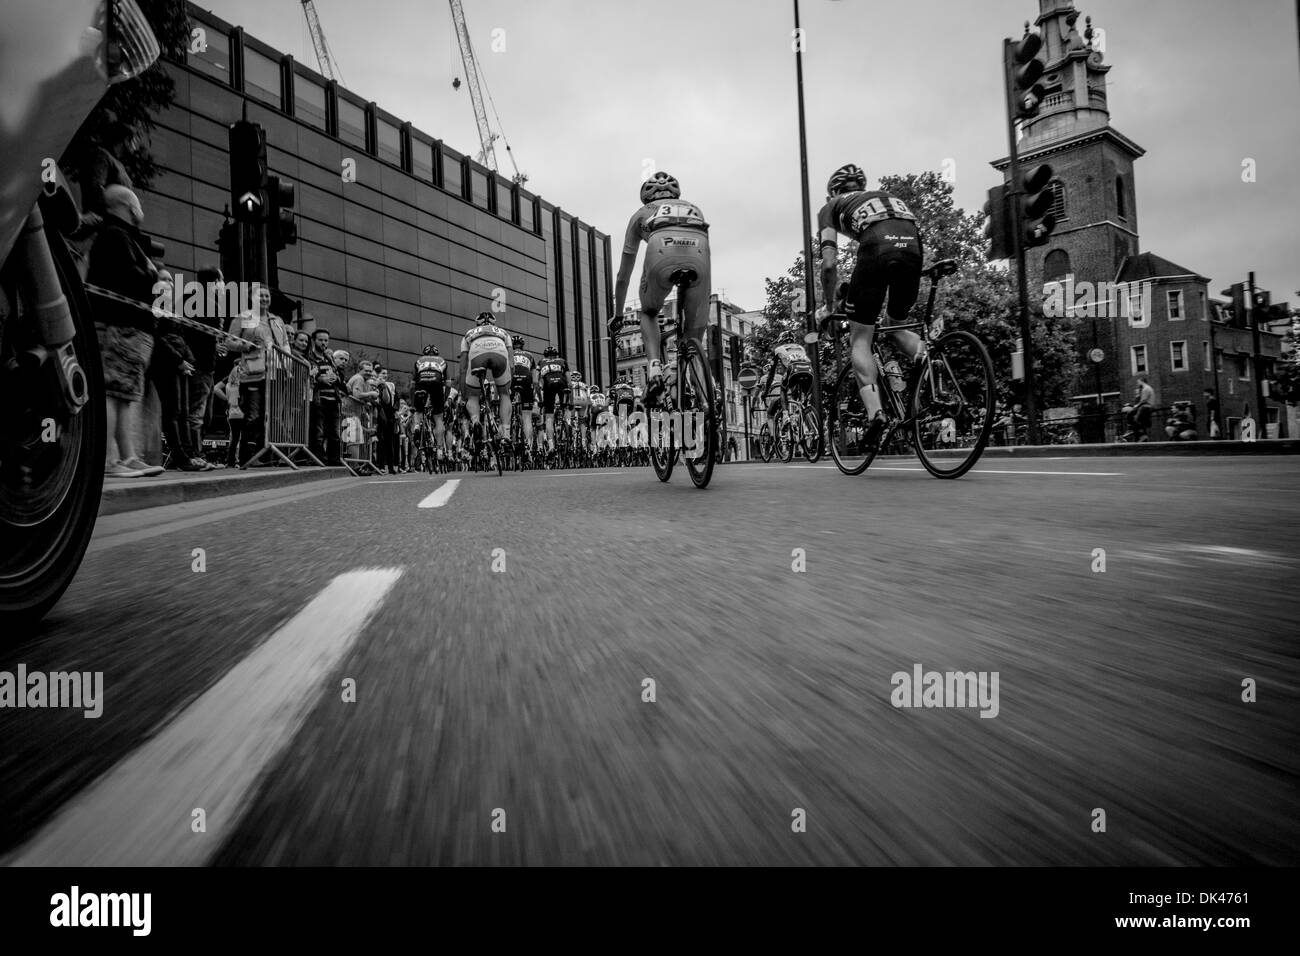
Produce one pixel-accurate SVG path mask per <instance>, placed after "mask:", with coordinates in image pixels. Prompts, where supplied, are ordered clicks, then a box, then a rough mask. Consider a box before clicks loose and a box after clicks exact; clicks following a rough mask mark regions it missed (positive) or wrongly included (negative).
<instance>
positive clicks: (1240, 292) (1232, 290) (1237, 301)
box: [1219, 282, 1246, 326]
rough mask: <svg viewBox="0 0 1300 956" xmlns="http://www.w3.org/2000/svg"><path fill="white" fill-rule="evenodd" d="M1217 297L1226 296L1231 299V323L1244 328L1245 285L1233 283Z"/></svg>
mask: <svg viewBox="0 0 1300 956" xmlns="http://www.w3.org/2000/svg"><path fill="white" fill-rule="evenodd" d="M1219 295H1226V296H1228V297H1229V298H1231V299H1232V322H1233V324H1234V325H1240V326H1244V325H1245V324H1246V283H1244V282H1234V283H1233V284H1232V285H1230V286H1229V287H1228V288H1226V289H1224V290H1223V291H1222V292H1220V293H1219Z"/></svg>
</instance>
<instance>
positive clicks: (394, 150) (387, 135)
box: [375, 119, 402, 166]
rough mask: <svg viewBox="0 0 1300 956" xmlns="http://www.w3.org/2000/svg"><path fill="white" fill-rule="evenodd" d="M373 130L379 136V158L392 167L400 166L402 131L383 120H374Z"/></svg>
mask: <svg viewBox="0 0 1300 956" xmlns="http://www.w3.org/2000/svg"><path fill="white" fill-rule="evenodd" d="M375 129H376V131H377V132H378V134H379V143H378V146H379V149H378V155H379V158H380V159H382V160H383V161H384V162H386V163H392V164H393V165H394V166H400V165H402V131H401V130H399V129H398V128H397V127H396V126H394V125H393V124H392V123H390V122H388V121H387V120H383V119H376V121H375Z"/></svg>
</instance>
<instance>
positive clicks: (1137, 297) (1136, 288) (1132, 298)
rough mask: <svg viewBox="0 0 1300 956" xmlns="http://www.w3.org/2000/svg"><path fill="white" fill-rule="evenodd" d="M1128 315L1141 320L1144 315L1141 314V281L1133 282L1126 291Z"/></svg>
mask: <svg viewBox="0 0 1300 956" xmlns="http://www.w3.org/2000/svg"><path fill="white" fill-rule="evenodd" d="M1128 317H1129V318H1130V319H1133V320H1134V321H1141V320H1142V319H1143V318H1145V316H1143V315H1142V283H1141V282H1135V283H1133V284H1132V285H1131V286H1130V287H1129V293H1128Z"/></svg>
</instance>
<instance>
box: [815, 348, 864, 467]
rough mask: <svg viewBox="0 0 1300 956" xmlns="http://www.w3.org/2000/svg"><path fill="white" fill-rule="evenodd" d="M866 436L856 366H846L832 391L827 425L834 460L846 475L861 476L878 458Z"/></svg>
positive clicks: (828, 440) (827, 440)
mask: <svg viewBox="0 0 1300 956" xmlns="http://www.w3.org/2000/svg"><path fill="white" fill-rule="evenodd" d="M873 361H874V359H873ZM866 435H867V408H866V406H865V405H864V404H863V403H862V393H861V392H859V391H858V377H857V375H856V374H854V371H853V366H852V365H846V366H844V368H843V369H842V370H841V371H840V374H839V377H838V378H837V379H836V380H835V388H834V389H833V390H832V391H831V404H830V420H829V421H828V422H827V425H826V443H827V444H828V445H830V451H831V458H832V459H834V461H835V466H836V467H837V468H839V470H840V471H842V472H844V474H846V475H860V474H862V473H863V472H864V471H866V470H867V466H868V465H870V464H871V460H872V459H873V458H875V457H876V449H875V448H871V447H869V446H868V445H867V441H866Z"/></svg>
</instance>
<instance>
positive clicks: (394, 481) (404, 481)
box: [366, 478, 429, 485]
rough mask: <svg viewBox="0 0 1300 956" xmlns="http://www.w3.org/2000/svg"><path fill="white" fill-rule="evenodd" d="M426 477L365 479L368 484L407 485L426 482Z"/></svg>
mask: <svg viewBox="0 0 1300 956" xmlns="http://www.w3.org/2000/svg"><path fill="white" fill-rule="evenodd" d="M428 480H429V479H428V478H379V479H374V480H371V481H367V482H366V484H368V485H409V484H411V483H413V482H417V481H421V482H427V481H428Z"/></svg>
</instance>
